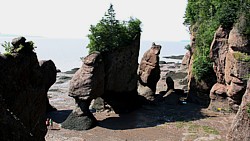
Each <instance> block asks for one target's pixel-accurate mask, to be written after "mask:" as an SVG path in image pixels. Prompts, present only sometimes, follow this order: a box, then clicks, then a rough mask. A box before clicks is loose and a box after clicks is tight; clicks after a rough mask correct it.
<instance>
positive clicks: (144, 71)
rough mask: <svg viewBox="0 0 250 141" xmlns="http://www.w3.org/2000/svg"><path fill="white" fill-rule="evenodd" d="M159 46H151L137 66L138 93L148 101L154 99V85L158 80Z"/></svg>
mask: <svg viewBox="0 0 250 141" xmlns="http://www.w3.org/2000/svg"><path fill="white" fill-rule="evenodd" d="M160 51H161V46H160V45H156V44H155V43H153V44H152V47H151V48H150V49H149V50H148V51H146V52H145V53H144V55H143V57H142V59H141V63H140V65H139V70H138V76H139V82H138V93H139V95H141V96H143V97H145V98H146V99H147V100H149V101H153V100H154V98H155V92H156V84H157V82H158V81H159V79H160V73H161V71H160V66H159V54H160Z"/></svg>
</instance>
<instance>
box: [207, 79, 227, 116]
mask: <svg viewBox="0 0 250 141" xmlns="http://www.w3.org/2000/svg"><path fill="white" fill-rule="evenodd" d="M227 98H228V96H227V86H226V85H224V84H220V83H218V82H217V83H216V84H214V85H213V87H212V89H211V91H210V99H211V101H210V104H209V107H208V108H209V109H210V110H218V108H220V109H222V110H223V111H229V110H230V107H229V103H228V99H227Z"/></svg>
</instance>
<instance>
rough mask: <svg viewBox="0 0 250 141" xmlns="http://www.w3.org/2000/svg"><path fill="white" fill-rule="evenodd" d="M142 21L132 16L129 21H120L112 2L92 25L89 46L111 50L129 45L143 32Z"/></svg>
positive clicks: (93, 49) (95, 49) (96, 49)
mask: <svg viewBox="0 0 250 141" xmlns="http://www.w3.org/2000/svg"><path fill="white" fill-rule="evenodd" d="M140 25H141V21H140V20H139V19H136V18H132V17H131V18H130V20H129V21H122V22H121V21H119V20H116V18H115V11H114V9H113V5H112V4H111V5H110V7H109V9H108V11H107V13H105V15H104V17H103V18H102V19H101V20H100V21H99V23H97V24H96V25H91V26H90V30H89V31H90V32H91V33H90V34H89V35H88V38H89V40H90V43H89V44H88V46H87V48H89V52H90V53H91V52H93V51H99V52H104V51H111V50H113V49H115V48H117V47H120V46H127V45H129V44H130V43H131V41H133V40H134V38H135V37H136V36H137V35H139V34H140V32H141V27H140Z"/></svg>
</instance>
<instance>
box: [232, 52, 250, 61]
mask: <svg viewBox="0 0 250 141" xmlns="http://www.w3.org/2000/svg"><path fill="white" fill-rule="evenodd" d="M233 55H234V58H235V59H236V60H238V61H243V62H250V55H248V54H247V53H242V52H235V53H234V54H233Z"/></svg>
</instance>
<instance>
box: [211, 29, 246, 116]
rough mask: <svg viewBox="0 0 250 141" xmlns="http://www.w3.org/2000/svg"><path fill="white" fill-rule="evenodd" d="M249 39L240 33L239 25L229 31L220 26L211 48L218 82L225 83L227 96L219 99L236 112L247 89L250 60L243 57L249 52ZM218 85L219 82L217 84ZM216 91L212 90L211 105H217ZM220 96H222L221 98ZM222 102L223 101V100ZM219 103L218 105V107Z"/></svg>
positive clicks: (225, 106)
mask: <svg viewBox="0 0 250 141" xmlns="http://www.w3.org/2000/svg"><path fill="white" fill-rule="evenodd" d="M248 42H249V40H248V39H247V37H245V36H244V35H243V34H240V33H239V31H238V29H237V26H235V27H233V29H232V30H231V31H230V32H229V30H226V29H223V28H221V27H220V28H219V29H218V30H217V31H216V33H215V36H214V41H213V43H212V45H211V49H210V57H211V59H212V61H213V66H214V71H215V73H216V76H217V83H219V84H221V85H224V86H223V88H225V89H226V90H225V91H226V96H225V95H223V97H220V95H218V97H217V98H218V99H224V98H225V97H226V99H227V100H223V104H222V105H224V107H220V108H227V107H229V108H230V109H231V110H233V111H234V112H237V110H238V107H239V105H240V103H241V99H242V96H243V94H244V92H245V90H246V80H245V77H246V76H247V75H248V74H249V72H250V67H249V65H250V62H249V61H244V59H242V58H241V57H242V56H243V57H246V56H248V55H247V54H249V50H250V48H249V47H250V45H249V43H248ZM215 85H218V84H215ZM213 93H214V91H212V90H211V92H210V97H211V99H212V101H211V104H210V107H211V106H216V104H215V102H217V104H218V101H216V100H213ZM219 97H220V98H219ZM221 102H222V101H221ZM218 106H219V105H217V107H218Z"/></svg>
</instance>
